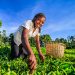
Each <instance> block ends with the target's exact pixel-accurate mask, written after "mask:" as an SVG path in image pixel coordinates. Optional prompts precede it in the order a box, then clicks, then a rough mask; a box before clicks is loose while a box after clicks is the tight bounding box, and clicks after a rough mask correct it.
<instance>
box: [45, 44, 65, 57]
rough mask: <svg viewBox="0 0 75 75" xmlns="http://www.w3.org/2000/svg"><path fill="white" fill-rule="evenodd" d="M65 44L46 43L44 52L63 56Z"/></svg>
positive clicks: (54, 55)
mask: <svg viewBox="0 0 75 75" xmlns="http://www.w3.org/2000/svg"><path fill="white" fill-rule="evenodd" d="M64 49H65V46H64V45H63V44H62V43H46V54H47V55H50V56H53V57H55V58H61V57H63V56H64Z"/></svg>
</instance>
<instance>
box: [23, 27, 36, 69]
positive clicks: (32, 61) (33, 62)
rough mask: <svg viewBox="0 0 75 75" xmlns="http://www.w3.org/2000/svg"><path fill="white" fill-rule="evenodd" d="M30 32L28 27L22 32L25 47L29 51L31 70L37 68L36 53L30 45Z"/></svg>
mask: <svg viewBox="0 0 75 75" xmlns="http://www.w3.org/2000/svg"><path fill="white" fill-rule="evenodd" d="M28 32H29V30H28V29H26V28H23V32H22V44H23V47H24V48H25V49H26V50H27V51H28V55H29V59H28V61H29V67H30V69H31V70H33V69H35V68H36V64H37V62H36V58H35V55H34V53H33V51H32V48H31V47H30V44H29V39H28Z"/></svg>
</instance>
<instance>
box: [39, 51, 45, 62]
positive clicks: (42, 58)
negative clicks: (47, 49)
mask: <svg viewBox="0 0 75 75" xmlns="http://www.w3.org/2000/svg"><path fill="white" fill-rule="evenodd" d="M39 57H40V59H41V60H42V61H44V60H45V56H44V55H43V54H42V52H40V53H39Z"/></svg>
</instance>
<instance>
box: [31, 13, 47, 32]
mask: <svg viewBox="0 0 75 75" xmlns="http://www.w3.org/2000/svg"><path fill="white" fill-rule="evenodd" d="M41 17H44V18H46V17H45V15H44V14H43V13H38V14H36V15H35V16H34V18H33V20H32V22H33V23H34V22H35V20H36V19H37V18H41ZM34 27H35V23H34ZM39 32H41V28H39Z"/></svg>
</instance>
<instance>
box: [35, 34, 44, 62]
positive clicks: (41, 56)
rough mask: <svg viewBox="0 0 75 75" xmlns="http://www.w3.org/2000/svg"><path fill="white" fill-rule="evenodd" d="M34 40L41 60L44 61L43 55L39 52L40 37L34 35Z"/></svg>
mask: <svg viewBox="0 0 75 75" xmlns="http://www.w3.org/2000/svg"><path fill="white" fill-rule="evenodd" d="M35 41H36V48H37V50H38V53H39V57H40V58H41V60H42V61H44V59H45V57H44V55H43V54H42V52H41V47H40V39H39V36H38V35H36V37H35Z"/></svg>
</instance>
